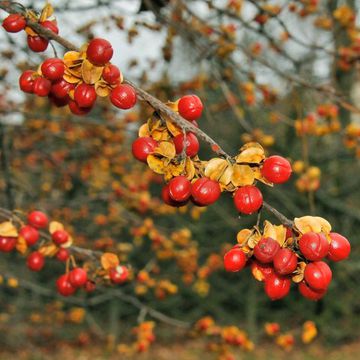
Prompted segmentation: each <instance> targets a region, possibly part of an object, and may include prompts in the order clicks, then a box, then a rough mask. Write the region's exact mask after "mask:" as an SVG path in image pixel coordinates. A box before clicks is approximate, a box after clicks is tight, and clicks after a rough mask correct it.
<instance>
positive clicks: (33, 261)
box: [26, 251, 45, 271]
mask: <svg viewBox="0 0 360 360" xmlns="http://www.w3.org/2000/svg"><path fill="white" fill-rule="evenodd" d="M26 265H27V267H28V268H29V269H30V270H32V271H40V270H41V269H42V268H43V267H44V265H45V258H44V255H43V254H41V253H40V252H39V251H34V252H32V253H31V254H30V255H29V256H28V257H27V260H26Z"/></svg>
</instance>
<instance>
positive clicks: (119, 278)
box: [109, 265, 129, 284]
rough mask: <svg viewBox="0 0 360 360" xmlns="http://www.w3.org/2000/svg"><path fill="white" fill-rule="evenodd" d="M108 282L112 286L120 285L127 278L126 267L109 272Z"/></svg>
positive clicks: (121, 266) (120, 266) (119, 267)
mask: <svg viewBox="0 0 360 360" xmlns="http://www.w3.org/2000/svg"><path fill="white" fill-rule="evenodd" d="M109 276H110V280H111V282H112V283H114V284H122V283H124V282H125V281H126V280H127V279H128V277H129V270H128V268H127V267H126V266H123V265H119V266H117V267H116V268H111V269H110V270H109Z"/></svg>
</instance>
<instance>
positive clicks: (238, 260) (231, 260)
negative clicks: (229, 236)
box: [224, 248, 246, 272]
mask: <svg viewBox="0 0 360 360" xmlns="http://www.w3.org/2000/svg"><path fill="white" fill-rule="evenodd" d="M245 264H246V255H245V253H244V252H243V251H242V250H241V249H239V248H232V249H231V250H229V251H228V252H227V253H226V254H225V256H224V267H225V270H226V271H229V272H236V271H240V270H242V269H243V268H244V266H245Z"/></svg>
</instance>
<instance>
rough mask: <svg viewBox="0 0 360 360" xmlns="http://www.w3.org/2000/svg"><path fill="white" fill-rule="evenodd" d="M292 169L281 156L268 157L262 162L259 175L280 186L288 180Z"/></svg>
mask: <svg viewBox="0 0 360 360" xmlns="http://www.w3.org/2000/svg"><path fill="white" fill-rule="evenodd" d="M291 172H292V169H291V165H290V163H289V161H287V160H286V159H285V158H283V157H282V156H277V155H274V156H270V157H269V158H267V159H266V160H265V161H264V164H263V166H262V169H261V174H262V176H264V178H265V179H266V180H269V181H270V182H272V183H274V184H282V183H284V182H286V181H288V180H289V178H290V175H291Z"/></svg>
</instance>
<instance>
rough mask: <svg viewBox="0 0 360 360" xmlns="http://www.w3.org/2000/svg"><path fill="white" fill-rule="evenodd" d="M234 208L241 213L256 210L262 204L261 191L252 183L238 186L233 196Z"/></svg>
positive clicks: (249, 212)
mask: <svg viewBox="0 0 360 360" xmlns="http://www.w3.org/2000/svg"><path fill="white" fill-rule="evenodd" d="M234 204H235V207H236V209H237V210H238V211H239V212H241V213H243V214H247V215H249V214H252V213H253V212H255V211H258V210H259V209H260V208H261V206H262V204H263V197H262V194H261V191H260V190H259V189H258V188H257V187H256V186H253V185H247V186H243V187H240V188H238V189H237V190H236V192H235V196H234Z"/></svg>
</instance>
